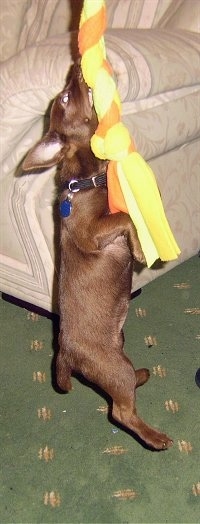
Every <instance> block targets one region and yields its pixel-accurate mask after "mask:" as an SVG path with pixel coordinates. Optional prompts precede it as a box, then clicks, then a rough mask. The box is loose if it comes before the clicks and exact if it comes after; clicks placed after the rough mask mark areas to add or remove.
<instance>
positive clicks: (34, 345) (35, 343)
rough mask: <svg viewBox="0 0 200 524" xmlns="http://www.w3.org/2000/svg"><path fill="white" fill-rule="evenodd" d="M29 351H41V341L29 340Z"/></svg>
mask: <svg viewBox="0 0 200 524" xmlns="http://www.w3.org/2000/svg"><path fill="white" fill-rule="evenodd" d="M31 349H32V350H33V351H41V349H44V342H42V340H37V339H36V340H31Z"/></svg>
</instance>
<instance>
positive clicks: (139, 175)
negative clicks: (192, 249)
mask: <svg viewBox="0 0 200 524" xmlns="http://www.w3.org/2000/svg"><path fill="white" fill-rule="evenodd" d="M105 29H106V8H105V2H104V0H84V3H83V9H82V13H81V18H80V26H79V35H78V43H79V52H80V55H81V56H82V58H81V68H82V73H83V77H84V80H85V82H86V83H87V84H88V86H89V87H91V88H92V90H93V100H94V107H95V110H96V113H97V117H98V121H99V124H98V127H97V130H96V132H95V134H94V135H93V137H92V139H91V148H92V151H93V153H94V154H95V156H96V157H98V158H100V159H105V160H109V161H110V162H109V164H108V171H107V184H108V201H109V209H110V212H111V213H115V212H118V211H124V212H126V213H129V215H130V217H131V219H132V221H133V222H134V224H135V227H136V229H137V232H138V237H139V240H140V243H141V246H142V249H143V252H144V254H145V257H146V261H147V266H148V267H150V266H151V265H152V264H153V263H154V262H155V260H157V259H158V258H160V259H161V260H163V261H169V260H173V259H175V258H177V257H178V255H179V254H180V249H179V247H178V246H177V244H176V241H175V239H174V237H173V234H172V231H171V229H170V226H169V224H168V221H167V219H166V216H165V212H164V209H163V205H162V201H161V197H160V193H159V190H158V187H157V183H156V179H155V176H154V174H153V172H152V170H151V168H150V167H149V165H148V164H147V163H146V162H145V160H144V159H143V158H142V157H141V156H140V154H139V153H137V152H136V149H135V145H134V142H133V140H132V139H131V137H130V134H129V132H128V129H127V128H126V127H125V126H124V124H123V123H122V122H121V120H120V118H121V103H120V98H119V95H118V92H117V88H116V85H115V82H114V79H113V75H112V70H111V67H110V65H109V63H108V61H107V59H106V49H105V43H104V37H103V34H104V32H105Z"/></svg>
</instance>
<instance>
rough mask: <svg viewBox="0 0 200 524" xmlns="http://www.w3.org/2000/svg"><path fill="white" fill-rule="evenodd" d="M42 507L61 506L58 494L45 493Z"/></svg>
mask: <svg viewBox="0 0 200 524" xmlns="http://www.w3.org/2000/svg"><path fill="white" fill-rule="evenodd" d="M43 500H44V505H45V506H48V505H50V506H51V507H52V508H56V507H58V506H60V504H61V498H60V494H59V493H58V492H57V491H50V492H48V491H46V493H45V494H44V498H43Z"/></svg>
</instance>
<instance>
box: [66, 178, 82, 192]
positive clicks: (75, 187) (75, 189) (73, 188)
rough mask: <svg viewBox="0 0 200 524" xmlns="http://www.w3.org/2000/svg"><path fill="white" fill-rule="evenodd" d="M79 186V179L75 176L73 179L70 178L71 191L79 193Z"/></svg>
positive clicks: (69, 186)
mask: <svg viewBox="0 0 200 524" xmlns="http://www.w3.org/2000/svg"><path fill="white" fill-rule="evenodd" d="M78 186H79V182H78V180H76V179H75V178H73V179H72V180H70V182H69V184H68V188H69V191H71V193H77V192H78V191H80V187H78Z"/></svg>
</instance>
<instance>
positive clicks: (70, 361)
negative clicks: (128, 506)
mask: <svg viewBox="0 0 200 524" xmlns="http://www.w3.org/2000/svg"><path fill="white" fill-rule="evenodd" d="M97 125H98V121H97V116H96V113H95V110H94V107H93V102H92V93H91V90H90V89H89V88H88V86H87V85H86V83H85V82H84V80H83V77H82V73H81V69H80V65H79V63H76V64H75V65H74V66H73V68H72V73H71V77H70V79H69V82H68V83H67V85H66V87H65V88H64V90H63V91H62V92H61V93H59V95H58V96H57V97H56V98H55V100H54V103H53V106H52V110H51V116H50V128H49V131H48V133H47V134H46V135H45V136H44V137H43V138H42V139H41V140H40V142H38V143H37V144H36V146H35V147H33V149H32V150H31V151H30V152H29V153H28V155H27V157H26V159H25V161H24V164H23V168H24V169H25V170H30V169H34V168H43V167H44V168H45V167H50V166H52V165H54V164H59V165H60V167H61V169H60V209H61V267H60V279H59V307H60V335H59V346H60V347H59V352H58V356H57V363H56V369H57V382H58V385H59V386H60V388H62V389H63V390H65V391H69V390H70V389H71V388H72V384H71V374H72V373H73V372H76V373H81V374H82V375H83V376H84V377H85V378H86V379H87V380H89V381H91V382H92V383H95V384H97V385H98V386H99V387H100V388H102V389H103V390H104V391H105V392H106V393H107V394H108V395H109V396H110V397H111V399H112V416H113V418H114V419H116V421H118V422H119V423H120V424H122V425H123V426H125V427H126V428H128V429H129V430H131V431H132V432H133V435H134V434H136V435H138V436H139V437H140V438H141V439H142V440H143V441H144V442H145V443H146V444H147V445H148V446H149V447H151V448H154V449H157V450H160V449H166V448H168V447H169V446H171V445H172V440H171V439H170V438H169V437H168V436H167V435H165V434H164V433H160V432H159V431H158V430H156V429H154V428H152V427H150V426H149V425H148V424H146V423H145V422H144V421H143V420H142V419H141V418H140V417H139V416H138V414H137V411H136V404H135V389H136V388H137V386H140V385H142V384H144V383H145V382H146V381H147V380H148V378H149V371H148V370H147V369H138V370H135V369H134V367H133V365H132V363H131V362H130V360H129V359H128V358H127V356H126V355H125V354H124V336H123V325H124V322H125V319H126V316H127V312H128V306H129V301H130V295H131V283H132V271H133V264H134V260H138V261H139V262H142V263H145V258H144V254H143V252H142V249H141V246H140V242H139V240H138V236H137V231H136V229H135V227H134V225H133V223H132V221H131V219H130V217H129V216H128V214H126V213H122V212H120V213H116V214H110V213H109V208H108V196H107V187H106V170H107V162H106V161H102V160H100V159H98V158H96V157H95V156H94V154H93V153H92V150H91V147H90V139H91V137H92V135H93V134H94V132H95V130H96V128H97ZM133 343H134V333H133Z"/></svg>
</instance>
